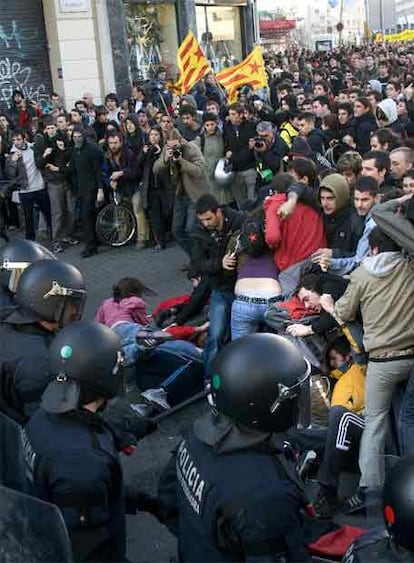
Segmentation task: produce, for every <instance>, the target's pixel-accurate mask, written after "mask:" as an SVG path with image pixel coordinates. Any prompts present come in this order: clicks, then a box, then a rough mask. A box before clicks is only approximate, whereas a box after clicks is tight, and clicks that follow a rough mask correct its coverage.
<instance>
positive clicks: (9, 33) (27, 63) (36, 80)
mask: <svg viewBox="0 0 414 563" xmlns="http://www.w3.org/2000/svg"><path fill="white" fill-rule="evenodd" d="M0 14H1V18H0V106H1V107H3V108H5V107H7V106H8V105H9V103H10V101H11V97H12V92H13V90H14V89H15V88H20V89H21V90H22V91H23V93H24V96H25V98H26V99H27V100H35V101H36V102H42V101H44V100H46V99H47V97H48V95H49V94H50V92H51V89H52V79H51V76H50V65H49V50H48V44H47V38H46V29H45V22H44V17H43V6H42V0H19V1H18V2H12V1H10V0H0Z"/></svg>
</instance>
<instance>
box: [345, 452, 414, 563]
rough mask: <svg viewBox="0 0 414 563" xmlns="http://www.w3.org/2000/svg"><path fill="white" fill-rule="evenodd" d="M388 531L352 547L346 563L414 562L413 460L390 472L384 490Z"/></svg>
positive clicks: (373, 533) (377, 531) (363, 538)
mask: <svg viewBox="0 0 414 563" xmlns="http://www.w3.org/2000/svg"><path fill="white" fill-rule="evenodd" d="M383 516H384V521H385V525H386V528H385V529H384V528H374V529H373V530H369V531H368V532H366V533H365V534H364V535H362V536H361V537H360V538H358V539H357V540H356V542H355V543H353V544H352V545H351V546H350V548H349V549H348V551H347V552H346V554H345V557H344V563H382V562H383V561H384V562H385V561H386V562H387V563H402V562H404V563H410V562H414V534H413V529H414V456H413V455H411V456H409V457H407V458H404V459H401V460H400V461H398V462H397V463H396V465H395V466H394V467H393V468H392V469H391V471H390V472H389V474H388V476H387V478H386V480H385V485H384V490H383Z"/></svg>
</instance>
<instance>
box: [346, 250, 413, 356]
mask: <svg viewBox="0 0 414 563" xmlns="http://www.w3.org/2000/svg"><path fill="white" fill-rule="evenodd" d="M359 309H360V310H361V315H362V321H363V327H364V347H365V350H366V351H367V352H369V353H370V354H372V353H374V356H375V355H378V354H382V353H388V352H391V351H397V350H407V349H408V348H411V347H413V346H414V263H413V262H410V261H409V260H407V259H405V258H404V257H403V256H402V254H401V253H400V252H382V253H380V254H378V255H376V256H368V257H367V258H364V260H363V261H362V263H361V265H360V266H359V267H358V268H357V269H356V270H355V271H354V272H352V274H351V281H350V283H349V285H348V287H347V289H346V291H345V293H344V295H343V296H342V297H341V298H340V299H339V300H338V301H337V302H336V304H335V316H336V317H338V318H339V319H340V320H342V321H344V322H346V321H352V320H355V318H356V316H357V313H358V310H359Z"/></svg>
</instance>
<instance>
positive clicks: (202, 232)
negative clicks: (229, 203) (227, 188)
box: [192, 207, 244, 291]
mask: <svg viewBox="0 0 414 563" xmlns="http://www.w3.org/2000/svg"><path fill="white" fill-rule="evenodd" d="M222 211H223V214H224V224H223V230H222V231H221V232H220V233H219V232H218V231H208V230H207V229H205V228H204V227H203V226H202V225H201V224H200V223H199V224H198V225H197V227H196V228H195V229H194V232H193V233H192V235H193V238H192V244H193V246H192V266H193V269H194V270H195V271H196V272H197V273H198V274H199V275H201V276H203V277H204V276H206V277H208V279H209V283H210V289H211V290H212V291H213V290H219V291H232V290H233V288H234V284H235V281H236V272H234V274H233V273H232V272H228V271H226V270H223V265H222V260H223V257H224V255H225V254H226V251H227V246H228V243H229V240H230V237H231V236H232V234H234V233H235V232H236V231H237V230H238V229H240V227H241V225H242V223H243V220H244V214H243V213H241V212H239V211H234V210H233V209H230V208H229V207H222Z"/></svg>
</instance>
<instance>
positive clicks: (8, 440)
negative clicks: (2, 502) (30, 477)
mask: <svg viewBox="0 0 414 563" xmlns="http://www.w3.org/2000/svg"><path fill="white" fill-rule="evenodd" d="M0 436H1V440H0V485H4V486H5V487H10V488H11V489H15V490H17V491H21V492H24V491H25V490H26V478H25V470H24V455H23V439H22V429H21V427H20V426H19V425H18V424H16V423H15V422H14V421H13V420H11V419H10V418H8V417H7V416H5V415H4V414H2V413H0Z"/></svg>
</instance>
